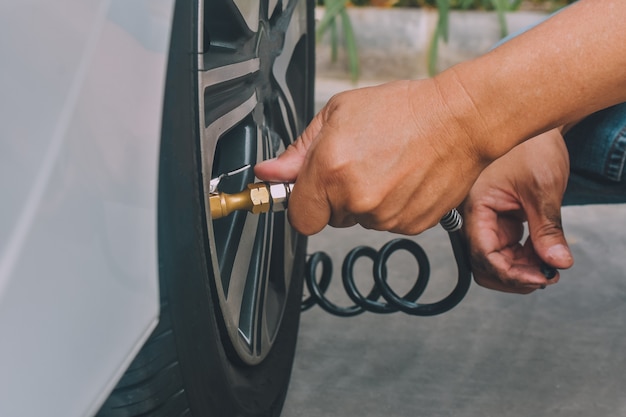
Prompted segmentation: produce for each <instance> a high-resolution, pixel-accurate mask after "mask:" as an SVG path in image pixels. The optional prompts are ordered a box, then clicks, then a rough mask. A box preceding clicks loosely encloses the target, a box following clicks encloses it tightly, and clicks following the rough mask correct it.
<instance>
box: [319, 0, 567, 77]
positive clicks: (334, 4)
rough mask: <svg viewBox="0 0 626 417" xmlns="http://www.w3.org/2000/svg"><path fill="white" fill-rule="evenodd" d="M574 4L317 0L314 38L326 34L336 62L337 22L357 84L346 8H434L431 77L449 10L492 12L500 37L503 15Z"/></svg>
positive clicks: (560, 0) (552, 0)
mask: <svg viewBox="0 0 626 417" xmlns="http://www.w3.org/2000/svg"><path fill="white" fill-rule="evenodd" d="M575 1H576V0H317V4H318V5H320V6H325V12H324V16H323V17H322V19H321V20H320V21H319V22H318V24H317V29H316V37H317V39H318V40H319V39H320V38H321V37H322V36H324V34H325V33H326V32H329V33H330V37H331V54H332V56H331V58H332V60H333V61H335V60H336V59H337V51H338V45H339V41H340V39H339V30H338V25H339V23H338V22H340V24H341V26H342V31H341V32H342V33H343V41H344V43H345V47H346V53H347V56H348V64H349V67H350V74H351V77H352V80H353V81H354V82H356V80H357V79H358V77H359V56H358V48H357V44H356V38H355V36H354V29H353V28H352V23H351V22H350V17H349V16H348V12H347V10H346V7H348V6H384V7H426V8H428V7H430V8H436V9H437V11H438V13H439V19H438V21H437V26H436V28H435V32H434V34H433V37H432V40H431V44H430V50H429V54H428V72H429V74H430V75H434V74H435V73H436V72H437V57H438V55H439V42H440V41H443V42H447V41H448V32H449V30H448V28H449V16H450V11H451V10H494V11H496V13H497V15H498V20H499V22H500V36H501V37H505V36H506V35H507V34H508V28H507V24H506V18H505V13H507V12H512V11H516V10H519V9H520V7H524V8H527V9H528V8H530V9H538V10H544V11H547V12H552V11H555V10H557V9H559V8H561V7H564V6H567V5H568V4H571V3H574V2H575Z"/></svg>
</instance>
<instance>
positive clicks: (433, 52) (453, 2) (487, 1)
mask: <svg viewBox="0 0 626 417" xmlns="http://www.w3.org/2000/svg"><path fill="white" fill-rule="evenodd" d="M434 1H435V5H436V7H437V10H438V12H439V19H438V20H437V26H436V27H435V33H434V34H433V38H432V41H431V44H430V50H429V51H428V73H429V74H430V75H431V76H432V75H435V74H436V73H437V57H438V55H439V40H440V39H441V40H443V41H444V42H448V33H449V22H450V10H451V9H461V10H468V9H476V8H482V9H485V10H495V11H496V12H497V14H498V21H499V22H500V37H501V38H504V37H505V36H506V35H507V34H508V32H509V30H508V27H507V24H506V16H505V13H506V12H508V11H513V10H517V9H518V8H519V6H520V4H521V2H522V0H434ZM477 6H479V7H477Z"/></svg>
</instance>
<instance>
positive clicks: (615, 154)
mask: <svg viewBox="0 0 626 417" xmlns="http://www.w3.org/2000/svg"><path fill="white" fill-rule="evenodd" d="M565 143H566V145H567V149H568V152H569V157H570V172H571V173H570V178H569V181H568V184H567V191H566V192H565V196H564V199H563V204H564V205H578V204H601V203H602V204H604V203H624V202H626V176H625V175H624V165H625V162H626V103H622V104H618V105H616V106H613V107H609V108H607V109H604V110H601V111H599V112H597V113H594V114H592V115H590V116H588V117H586V118H585V119H583V120H582V121H580V122H579V123H577V124H576V125H575V126H574V127H573V128H572V129H571V130H570V131H569V132H567V134H566V135H565Z"/></svg>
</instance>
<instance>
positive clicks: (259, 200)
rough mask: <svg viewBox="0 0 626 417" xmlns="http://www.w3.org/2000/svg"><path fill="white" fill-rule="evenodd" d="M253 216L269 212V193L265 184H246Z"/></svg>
mask: <svg viewBox="0 0 626 417" xmlns="http://www.w3.org/2000/svg"><path fill="white" fill-rule="evenodd" d="M248 188H249V189H250V200H252V208H251V209H250V212H252V213H253V214H259V213H267V212H268V211H270V191H269V189H268V186H267V185H266V184H265V183H262V182H261V183H256V184H248Z"/></svg>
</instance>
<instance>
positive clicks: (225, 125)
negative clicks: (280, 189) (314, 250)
mask: <svg viewBox="0 0 626 417" xmlns="http://www.w3.org/2000/svg"><path fill="white" fill-rule="evenodd" d="M313 7H314V2H313V1H310V0H291V1H288V0H262V1H261V2H260V3H259V2H253V1H250V0H204V1H203V0H200V1H199V2H195V1H189V0H178V1H177V2H176V5H175V12H174V24H173V31H172V38H171V46H170V56H169V64H168V73H167V81H166V93H165V102H164V113H163V128H162V143H161V151H160V155H161V157H160V168H159V199H158V228H159V230H158V240H159V241H158V248H159V263H160V265H159V280H160V291H161V292H160V297H161V313H160V319H159V324H158V326H157V328H156V329H155V330H154V332H153V333H152V335H151V336H150V338H149V339H148V341H147V342H146V344H145V345H144V347H143V348H142V349H141V351H140V352H139V354H138V355H137V357H136V358H135V359H134V361H133V362H132V364H131V365H130V367H129V368H128V370H127V371H126V373H125V374H124V375H123V377H122V378H121V380H120V381H119V383H118V385H117V386H116V387H115V389H114V390H113V392H112V393H111V395H110V396H109V398H108V399H107V400H106V401H105V403H104V404H103V406H102V408H101V410H100V411H99V413H98V415H99V416H140V415H141V416H168V417H169V416H202V417H206V416H208V417H211V416H214V417H231V416H232V417H235V416H278V415H279V414H280V411H281V409H282V405H283V402H284V400H285V396H286V392H287V387H288V384H289V378H290V373H291V368H292V363H293V358H294V354H295V346H296V339H297V331H298V324H299V317H300V303H301V299H302V274H303V267H304V256H305V247H306V241H305V238H304V237H302V236H300V235H298V234H297V233H295V232H294V231H293V230H291V229H290V226H289V224H288V222H287V219H286V216H285V215H284V213H268V214H262V215H254V214H250V213H246V212H238V213H233V214H231V215H229V216H228V217H226V218H224V219H220V220H213V219H211V218H210V210H207V206H208V200H207V192H208V182H209V181H210V179H211V178H213V177H215V176H217V175H219V174H222V173H225V172H228V171H230V170H232V169H234V168H238V167H239V166H241V165H245V164H251V165H254V163H256V162H258V161H259V160H261V159H267V158H271V157H273V156H275V155H276V154H278V153H280V152H281V151H282V150H283V149H284V148H285V147H286V146H288V144H289V143H290V142H292V141H293V140H295V138H296V137H297V135H298V133H299V132H301V131H302V129H303V128H304V127H305V126H306V124H307V122H308V121H309V120H310V118H311V117H312V113H313V79H314V35H313V30H314V21H313ZM257 16H258V17H259V18H258V19H257ZM252 181H254V174H253V172H252V170H247V171H245V172H243V173H241V174H239V175H237V176H233V177H232V178H229V179H228V180H225V181H224V183H223V185H221V187H222V190H223V191H227V192H234V191H238V190H240V189H242V188H243V187H244V186H245V184H246V183H248V182H252Z"/></svg>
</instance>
